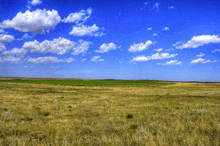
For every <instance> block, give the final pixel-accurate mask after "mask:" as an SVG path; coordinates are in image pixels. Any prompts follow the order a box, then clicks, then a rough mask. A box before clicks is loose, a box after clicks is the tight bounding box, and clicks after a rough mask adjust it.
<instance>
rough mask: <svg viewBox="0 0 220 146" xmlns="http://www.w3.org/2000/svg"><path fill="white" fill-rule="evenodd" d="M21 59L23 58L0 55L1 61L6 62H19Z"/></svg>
mask: <svg viewBox="0 0 220 146" xmlns="http://www.w3.org/2000/svg"><path fill="white" fill-rule="evenodd" d="M19 61H21V58H18V57H17V58H15V57H14V56H4V57H0V63H5V62H12V63H19Z"/></svg>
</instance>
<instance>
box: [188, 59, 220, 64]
mask: <svg viewBox="0 0 220 146" xmlns="http://www.w3.org/2000/svg"><path fill="white" fill-rule="evenodd" d="M217 61H218V60H214V61H211V60H205V59H203V58H198V59H195V60H192V61H191V64H198V63H200V62H201V63H203V64H206V63H211V62H217Z"/></svg>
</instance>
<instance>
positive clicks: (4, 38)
mask: <svg viewBox="0 0 220 146" xmlns="http://www.w3.org/2000/svg"><path fill="white" fill-rule="evenodd" d="M14 39H15V38H14V36H13V35H7V34H0V43H10V42H12V41H13V40H14Z"/></svg>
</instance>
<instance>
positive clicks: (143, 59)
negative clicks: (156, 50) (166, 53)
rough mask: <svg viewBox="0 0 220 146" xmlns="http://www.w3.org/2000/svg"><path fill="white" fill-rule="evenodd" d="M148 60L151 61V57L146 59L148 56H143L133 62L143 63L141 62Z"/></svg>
mask: <svg viewBox="0 0 220 146" xmlns="http://www.w3.org/2000/svg"><path fill="white" fill-rule="evenodd" d="M148 60H151V57H150V56H148V57H146V56H144V55H142V56H138V57H134V58H133V60H132V61H140V62H141V61H148Z"/></svg>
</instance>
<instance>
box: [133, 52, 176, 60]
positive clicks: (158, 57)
mask: <svg viewBox="0 0 220 146" xmlns="http://www.w3.org/2000/svg"><path fill="white" fill-rule="evenodd" d="M177 55H178V54H171V55H169V53H161V54H159V53H156V54H153V55H152V56H147V57H146V56H144V55H142V56H138V57H134V58H133V60H132V61H140V62H141V61H148V60H161V59H167V58H173V57H175V56H177Z"/></svg>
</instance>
